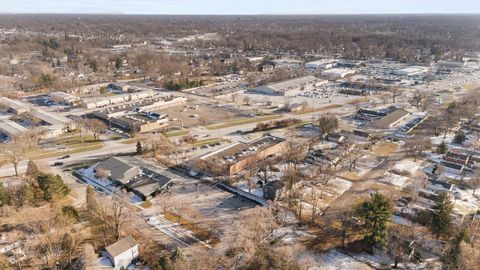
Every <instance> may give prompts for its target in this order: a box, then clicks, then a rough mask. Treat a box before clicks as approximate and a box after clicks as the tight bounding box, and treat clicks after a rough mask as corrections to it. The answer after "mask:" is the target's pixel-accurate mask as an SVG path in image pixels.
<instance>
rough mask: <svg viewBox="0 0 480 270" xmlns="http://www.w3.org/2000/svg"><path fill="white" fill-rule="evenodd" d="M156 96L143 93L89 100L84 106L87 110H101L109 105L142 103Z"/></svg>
mask: <svg viewBox="0 0 480 270" xmlns="http://www.w3.org/2000/svg"><path fill="white" fill-rule="evenodd" d="M155 95H156V93H155V92H153V91H141V92H134V93H128V94H120V95H113V96H102V97H94V98H88V99H85V100H83V101H82V106H83V107H85V108H87V109H95V108H101V107H105V106H109V105H117V104H122V103H127V102H133V101H140V100H143V99H147V98H151V97H154V96H155Z"/></svg>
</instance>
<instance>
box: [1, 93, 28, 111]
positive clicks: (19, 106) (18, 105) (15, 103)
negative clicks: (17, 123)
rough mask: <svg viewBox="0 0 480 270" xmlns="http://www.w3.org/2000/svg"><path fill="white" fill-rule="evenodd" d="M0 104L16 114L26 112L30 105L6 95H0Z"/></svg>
mask: <svg viewBox="0 0 480 270" xmlns="http://www.w3.org/2000/svg"><path fill="white" fill-rule="evenodd" d="M0 106H3V107H5V108H7V109H8V110H9V111H11V112H13V113H16V114H22V113H27V112H29V111H30V106H29V105H28V104H27V103H25V102H22V101H19V100H13V99H10V98H7V97H0Z"/></svg>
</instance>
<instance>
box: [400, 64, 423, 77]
mask: <svg viewBox="0 0 480 270" xmlns="http://www.w3.org/2000/svg"><path fill="white" fill-rule="evenodd" d="M427 72H428V67H420V66H411V67H406V68H401V69H396V70H394V71H393V74H394V75H398V76H415V75H423V74H425V73H427Z"/></svg>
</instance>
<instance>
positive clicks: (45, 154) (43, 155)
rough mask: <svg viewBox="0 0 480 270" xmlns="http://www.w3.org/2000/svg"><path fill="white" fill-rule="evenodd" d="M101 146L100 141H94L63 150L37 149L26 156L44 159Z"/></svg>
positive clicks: (96, 148)
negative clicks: (93, 142) (48, 150)
mask: <svg viewBox="0 0 480 270" xmlns="http://www.w3.org/2000/svg"><path fill="white" fill-rule="evenodd" d="M101 148H103V144H102V143H95V144H92V145H85V147H77V148H73V149H70V150H65V151H51V152H43V153H39V151H37V152H35V153H30V154H28V157H29V158H31V159H34V160H35V159H44V158H50V157H56V156H63V155H71V154H75V153H81V152H87V151H93V150H98V149H101Z"/></svg>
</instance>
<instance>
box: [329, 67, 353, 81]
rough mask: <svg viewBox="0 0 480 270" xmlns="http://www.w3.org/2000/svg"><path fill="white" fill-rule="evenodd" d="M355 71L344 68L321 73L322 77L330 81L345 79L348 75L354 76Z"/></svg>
mask: <svg viewBox="0 0 480 270" xmlns="http://www.w3.org/2000/svg"><path fill="white" fill-rule="evenodd" d="M355 73H356V71H355V70H353V69H346V68H332V69H328V70H324V71H322V73H321V74H322V76H324V77H327V78H328V79H330V80H336V79H341V78H345V77H347V76H349V75H353V74H355Z"/></svg>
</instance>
